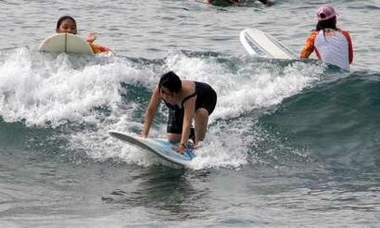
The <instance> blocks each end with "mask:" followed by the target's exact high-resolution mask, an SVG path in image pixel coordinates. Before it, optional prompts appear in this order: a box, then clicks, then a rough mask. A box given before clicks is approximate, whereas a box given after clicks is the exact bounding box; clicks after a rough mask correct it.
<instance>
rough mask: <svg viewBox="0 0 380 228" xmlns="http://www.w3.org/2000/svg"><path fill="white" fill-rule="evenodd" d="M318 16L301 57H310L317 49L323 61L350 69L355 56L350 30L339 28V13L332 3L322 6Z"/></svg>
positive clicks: (318, 55)
mask: <svg viewBox="0 0 380 228" xmlns="http://www.w3.org/2000/svg"><path fill="white" fill-rule="evenodd" d="M317 18H318V23H317V26H316V29H315V30H313V31H312V32H311V34H310V35H309V36H308V37H307V39H306V42H305V45H304V47H303V49H302V50H301V53H300V58H301V59H305V58H308V57H309V56H310V54H311V53H312V52H313V51H315V53H316V55H317V57H318V59H320V60H322V61H323V62H325V63H328V64H332V65H335V66H338V67H340V68H342V69H344V70H346V71H349V70H350V64H351V63H352V61H353V57H354V54H353V47H352V40H351V37H350V34H349V32H348V31H346V30H342V29H339V28H337V26H336V24H337V13H336V11H335V9H334V8H333V7H332V6H331V5H328V4H325V5H322V6H320V7H319V8H318V9H317Z"/></svg>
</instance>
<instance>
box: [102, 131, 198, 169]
mask: <svg viewBox="0 0 380 228" xmlns="http://www.w3.org/2000/svg"><path fill="white" fill-rule="evenodd" d="M109 134H110V135H111V136H112V137H115V138H117V139H120V140H121V141H123V142H126V143H128V144H129V145H132V146H134V147H136V148H138V149H142V150H145V151H148V152H150V153H153V154H155V155H157V156H159V157H161V158H163V159H165V160H167V161H169V162H172V163H174V164H176V165H180V166H183V167H190V162H191V160H193V158H194V157H195V154H194V153H193V151H192V150H191V149H186V152H185V153H184V154H180V153H178V152H176V151H174V150H172V147H173V146H175V144H173V143H170V142H168V141H167V140H165V139H153V138H141V137H136V136H131V135H128V134H126V133H123V132H120V131H109Z"/></svg>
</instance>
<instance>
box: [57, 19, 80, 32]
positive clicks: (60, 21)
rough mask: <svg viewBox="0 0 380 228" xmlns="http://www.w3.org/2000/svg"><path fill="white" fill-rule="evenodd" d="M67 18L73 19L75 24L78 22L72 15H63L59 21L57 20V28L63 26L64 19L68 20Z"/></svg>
mask: <svg viewBox="0 0 380 228" xmlns="http://www.w3.org/2000/svg"><path fill="white" fill-rule="evenodd" d="M66 19H70V20H72V21H73V22H74V24H75V25H76V24H77V22H76V21H75V20H74V18H72V17H70V16H67V15H66V16H62V17H60V18H59V19H58V21H57V27H56V30H58V29H59V27H60V26H61V24H62V22H63V21H64V20H66Z"/></svg>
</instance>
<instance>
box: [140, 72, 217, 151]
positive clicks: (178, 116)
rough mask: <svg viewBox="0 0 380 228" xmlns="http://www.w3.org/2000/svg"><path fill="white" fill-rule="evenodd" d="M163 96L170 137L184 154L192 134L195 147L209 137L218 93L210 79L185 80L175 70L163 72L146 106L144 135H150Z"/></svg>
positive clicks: (177, 149)
mask: <svg viewBox="0 0 380 228" xmlns="http://www.w3.org/2000/svg"><path fill="white" fill-rule="evenodd" d="M161 100H162V101H164V103H165V104H166V106H167V107H168V108H169V116H168V124H167V138H168V141H169V142H172V143H177V146H176V147H174V148H173V149H174V150H176V151H177V152H179V153H181V154H183V153H184V152H185V150H186V148H187V147H188V140H189V138H191V139H192V140H193V147H195V146H196V145H197V144H198V142H199V141H202V140H203V139H204V138H205V135H206V131H207V124H208V117H209V115H210V114H211V113H212V112H213V111H214V108H215V105H216V101H217V94H216V92H215V90H214V89H213V88H212V87H211V86H210V85H208V84H206V83H203V82H197V81H190V80H181V79H180V78H179V77H178V75H176V74H175V73H174V72H173V71H169V72H167V73H165V74H163V75H162V76H161V79H160V81H159V83H158V86H157V87H156V88H155V89H154V91H153V94H152V96H151V99H150V101H149V104H148V107H147V109H146V113H145V119H144V128H143V132H142V134H141V136H142V137H143V138H147V137H148V134H149V129H150V127H151V125H152V123H153V118H154V115H155V113H156V111H157V109H158V107H159V104H160V101H161ZM193 121H194V129H193V128H192V123H193Z"/></svg>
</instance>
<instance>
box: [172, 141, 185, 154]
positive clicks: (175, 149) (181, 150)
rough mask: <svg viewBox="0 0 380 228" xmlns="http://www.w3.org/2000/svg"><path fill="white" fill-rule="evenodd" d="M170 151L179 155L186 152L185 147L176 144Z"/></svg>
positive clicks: (181, 144)
mask: <svg viewBox="0 0 380 228" xmlns="http://www.w3.org/2000/svg"><path fill="white" fill-rule="evenodd" d="M172 149H173V150H174V151H176V152H178V153H180V154H184V153H185V152H186V145H185V144H183V143H178V144H177V145H176V146H173V147H172Z"/></svg>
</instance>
